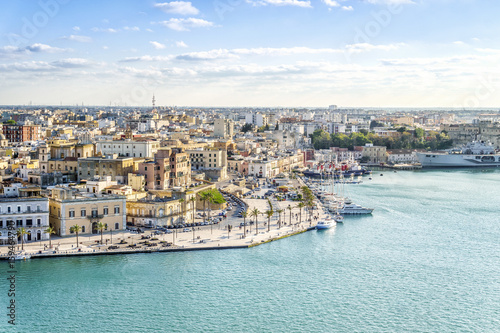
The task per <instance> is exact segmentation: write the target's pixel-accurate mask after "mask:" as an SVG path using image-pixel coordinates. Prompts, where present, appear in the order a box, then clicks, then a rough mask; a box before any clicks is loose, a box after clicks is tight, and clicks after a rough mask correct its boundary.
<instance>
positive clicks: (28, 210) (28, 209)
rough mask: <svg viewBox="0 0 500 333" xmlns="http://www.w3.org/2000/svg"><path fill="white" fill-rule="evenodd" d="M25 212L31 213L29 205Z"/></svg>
mask: <svg viewBox="0 0 500 333" xmlns="http://www.w3.org/2000/svg"><path fill="white" fill-rule="evenodd" d="M26 211H27V212H28V213H31V206H29V205H28V206H26Z"/></svg>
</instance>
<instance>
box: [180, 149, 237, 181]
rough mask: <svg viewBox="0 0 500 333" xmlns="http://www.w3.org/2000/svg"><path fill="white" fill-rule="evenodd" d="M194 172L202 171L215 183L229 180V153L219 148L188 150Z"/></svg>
mask: <svg viewBox="0 0 500 333" xmlns="http://www.w3.org/2000/svg"><path fill="white" fill-rule="evenodd" d="M186 152H187V153H188V154H189V158H190V160H191V167H192V169H193V170H202V171H204V172H205V174H206V175H207V176H208V177H209V178H210V179H211V180H214V181H220V180H223V179H226V178H227V151H226V150H222V149H217V148H206V149H198V150H187V151H186Z"/></svg>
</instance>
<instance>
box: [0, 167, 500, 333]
mask: <svg viewBox="0 0 500 333" xmlns="http://www.w3.org/2000/svg"><path fill="white" fill-rule="evenodd" d="M380 173H381V172H379V171H377V172H374V174H373V176H372V178H373V179H372V180H368V177H365V178H364V182H363V183H362V184H360V185H348V186H346V189H347V191H348V192H349V195H350V197H351V198H352V199H353V201H354V202H355V203H358V204H361V205H363V206H366V207H373V208H375V211H374V213H373V215H372V216H364V217H354V218H350V217H347V218H346V219H345V223H344V224H343V225H338V226H336V227H335V228H332V229H329V230H326V231H321V232H319V231H311V232H307V233H304V234H301V235H298V236H295V237H291V238H287V239H283V240H280V241H277V242H272V243H269V244H265V245H262V246H258V247H254V248H251V249H238V250H227V251H200V252H186V253H158V254H134V255H115V256H97V257H79V258H58V259H43V260H28V261H26V262H19V263H16V268H17V271H18V273H17V276H16V278H17V281H16V289H17V290H16V306H17V308H16V311H17V313H16V314H17V319H16V321H17V325H16V326H15V329H13V328H12V327H9V325H8V324H7V317H6V306H7V299H8V298H7V290H8V284H7V281H6V279H5V278H4V277H5V275H6V271H7V264H6V263H5V262H1V263H0V271H1V272H2V274H3V275H2V279H1V282H0V293H1V294H2V297H1V298H0V299H1V300H2V306H1V309H2V310H1V311H0V313H1V314H2V319H0V320H1V321H0V332H11V331H18V332H500V196H499V194H500V170H497V169H491V170H434V171H405V172H403V171H399V172H397V173H394V172H393V171H383V176H382V175H380Z"/></svg>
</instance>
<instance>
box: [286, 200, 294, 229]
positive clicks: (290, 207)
mask: <svg viewBox="0 0 500 333" xmlns="http://www.w3.org/2000/svg"><path fill="white" fill-rule="evenodd" d="M287 208H288V210H289V212H288V215H290V226H291V225H292V209H293V207H292V206H290V205H288V207H287Z"/></svg>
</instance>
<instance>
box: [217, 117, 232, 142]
mask: <svg viewBox="0 0 500 333" xmlns="http://www.w3.org/2000/svg"><path fill="white" fill-rule="evenodd" d="M233 135H234V123H233V121H232V120H229V119H215V122H214V136H215V137H219V138H232V137H233Z"/></svg>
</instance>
